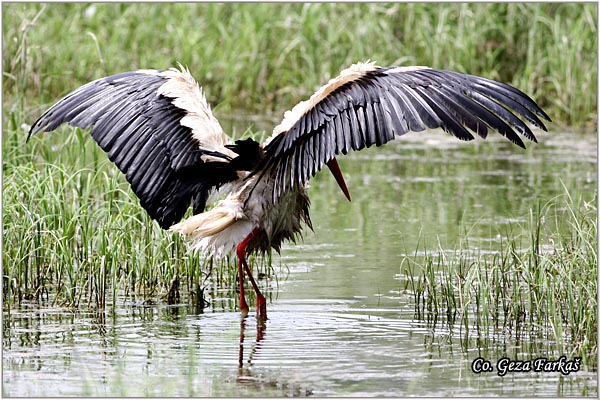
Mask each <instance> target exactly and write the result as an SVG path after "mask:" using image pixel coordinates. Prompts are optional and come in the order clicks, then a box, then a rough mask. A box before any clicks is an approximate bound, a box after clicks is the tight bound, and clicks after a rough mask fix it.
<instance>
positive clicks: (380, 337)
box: [2, 132, 598, 397]
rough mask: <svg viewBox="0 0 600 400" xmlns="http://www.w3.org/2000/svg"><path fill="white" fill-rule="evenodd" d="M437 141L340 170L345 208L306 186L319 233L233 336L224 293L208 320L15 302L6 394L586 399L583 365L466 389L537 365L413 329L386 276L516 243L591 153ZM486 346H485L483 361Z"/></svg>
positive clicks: (557, 146) (474, 342) (289, 254)
mask: <svg viewBox="0 0 600 400" xmlns="http://www.w3.org/2000/svg"><path fill="white" fill-rule="evenodd" d="M443 137H444V136H443V134H441V133H439V132H438V133H434V134H431V135H429V136H428V135H423V134H420V135H412V136H410V137H409V135H407V136H406V139H403V140H402V141H399V142H398V143H397V146H395V145H393V144H390V145H388V146H385V147H383V148H381V149H377V150H376V151H370V150H367V151H365V152H361V153H356V154H355V155H352V156H349V157H346V158H343V159H340V164H341V168H342V169H343V170H344V173H345V177H346V179H347V183H348V185H349V186H350V189H351V190H352V194H353V202H352V203H347V202H346V201H344V199H343V196H340V193H338V191H339V189H338V188H337V187H336V185H335V183H334V182H330V181H329V179H330V177H329V176H328V175H324V176H322V175H319V176H317V178H316V179H314V180H313V181H312V183H313V187H312V189H311V190H312V192H311V199H312V200H313V207H312V211H313V226H314V229H315V232H316V234H315V235H313V234H311V233H307V234H306V235H305V238H304V243H303V244H298V245H290V246H286V248H285V249H284V250H283V252H282V254H283V255H282V256H281V258H278V259H276V260H275V262H274V268H275V270H276V272H277V275H278V276H277V278H278V283H277V285H276V287H277V289H276V290H274V291H273V292H271V293H265V295H267V297H269V298H270V299H271V304H269V307H270V308H269V312H270V314H269V320H268V321H267V322H266V323H265V324H262V325H261V324H257V325H256V329H254V324H255V323H256V322H255V321H256V320H255V318H253V317H247V318H245V319H242V320H241V321H240V316H239V314H238V313H237V312H235V311H233V310H232V307H233V304H234V303H235V302H234V301H232V300H231V299H232V298H233V296H234V295H235V291H231V292H228V291H227V292H224V293H225V294H224V293H216V292H213V293H211V295H212V296H213V297H212V299H211V303H212V305H213V306H212V307H207V308H206V309H202V307H199V308H198V307H192V306H187V305H185V304H180V305H176V306H166V305H161V304H155V305H141V304H138V303H135V302H133V301H132V300H131V298H119V299H117V301H116V307H115V308H114V309H112V307H111V308H110V309H106V310H105V312H88V311H85V310H80V311H76V312H75V311H72V310H66V309H58V308H52V307H50V306H43V307H39V306H38V305H35V304H27V303H24V304H23V305H22V306H21V308H19V309H13V310H10V314H9V313H8V312H7V311H4V318H3V342H2V343H3V394H4V395H7V396H35V397H41V396H55V397H67V396H101V397H123V396H137V397H147V396H160V397H170V396H185V397H193V396H200V397H256V396H260V397H270V396H277V397H283V396H307V395H311V394H314V395H316V396H429V397H431V396H439V397H448V396H478V397H481V396H485V395H494V396H524V395H531V394H535V395H540V396H557V395H558V396H590V395H591V396H594V395H596V393H597V389H598V383H597V376H596V374H595V373H594V372H590V370H591V371H593V368H594V366H584V369H583V370H582V371H580V372H578V373H574V374H571V375H569V376H565V377H563V376H561V375H560V374H512V375H510V376H506V377H504V378H501V377H499V376H496V375H494V374H488V375H484V374H481V375H475V374H473V373H472V372H471V368H470V365H471V362H472V360H473V359H475V358H476V357H478V356H481V355H483V356H485V357H487V358H489V359H490V360H492V361H495V360H497V359H498V358H499V357H500V356H502V354H503V353H505V354H508V355H509V356H511V357H513V358H520V359H522V358H529V357H532V354H533V355H537V356H544V355H545V354H547V351H549V350H548V348H547V347H544V346H543V345H539V346H538V344H536V345H535V346H533V347H532V346H531V345H532V343H526V344H523V343H515V342H514V341H513V342H512V343H511V342H507V343H502V342H499V343H495V342H494V339H495V338H494V337H491V338H480V337H474V338H467V344H466V345H464V346H463V345H461V344H462V343H463V342H464V340H465V339H464V338H463V335H462V334H463V333H464V332H463V333H461V332H451V330H450V329H448V327H443V326H442V327H435V328H431V326H429V327H428V326H427V324H426V323H422V322H420V321H417V320H415V318H414V311H415V304H414V300H413V295H412V293H409V292H407V291H406V290H405V287H404V286H403V282H402V280H401V279H402V277H403V274H402V273H401V272H402V270H401V265H400V261H399V260H401V259H402V257H403V255H404V254H410V255H414V254H415V252H416V250H417V249H418V251H422V250H424V246H423V243H424V242H427V251H428V252H429V253H430V254H431V252H432V251H435V250H436V249H437V244H438V243H443V244H444V248H453V245H454V243H453V240H455V238H456V237H457V236H458V235H460V234H461V233H463V231H461V230H466V229H469V240H470V245H473V246H475V247H478V248H480V249H481V250H482V251H493V250H494V246H496V245H497V239H496V235H497V234H498V233H502V229H506V230H508V229H509V228H510V229H520V226H519V223H520V222H521V221H524V220H525V221H526V220H527V218H528V215H529V209H530V208H531V206H532V204H534V203H535V202H536V201H537V199H549V198H552V197H553V196H556V195H557V194H560V193H562V191H563V188H562V185H563V184H564V185H565V186H566V187H567V188H569V190H570V191H571V194H572V195H574V196H576V195H578V194H581V193H583V194H585V193H589V194H590V196H591V195H592V194H593V193H594V192H595V191H596V177H595V173H594V172H593V171H595V167H596V156H595V150H594V149H595V147H596V146H595V144H594V143H586V145H585V146H583V145H581V144H579V145H578V144H577V143H578V140H579V139H578V140H573V136H572V135H566V136H565V139H564V140H563V141H560V140H558V139H557V135H554V134H553V135H543V136H541V137H540V144H539V145H537V146H532V149H531V151H528V152H527V153H519V156H518V157H515V156H514V154H515V150H514V149H512V148H510V147H508V146H506V145H504V144H501V143H494V144H493V145H489V146H488V145H486V146H472V144H469V145H468V146H463V147H461V144H460V143H455V141H454V140H452V141H448V142H444V140H443ZM490 139H492V138H490ZM581 140H588V141H589V140H591V139H590V138H585V139H581ZM508 145H509V146H510V144H508ZM590 149H592V150H590ZM589 171H592V172H591V173H590V172H589ZM476 222H477V224H475V223H476ZM182 299H183V296H182ZM107 304H112V300H111V301H107ZM215 304H216V306H215ZM438 325H439V324H438ZM267 329H268V333H267ZM488 339H489V341H491V342H492V344H493V346H492V348H491V349H490V351H489V352H487V353H482V350H481V348H482V347H486V346H488V343H483V342H482V340H483V341H485V340H488ZM463 347H464V348H463Z"/></svg>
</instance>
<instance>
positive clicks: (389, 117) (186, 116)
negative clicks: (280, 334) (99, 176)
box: [28, 62, 550, 319]
mask: <svg viewBox="0 0 600 400" xmlns="http://www.w3.org/2000/svg"><path fill="white" fill-rule="evenodd" d="M542 119H544V120H547V121H550V118H549V117H548V115H546V113H545V112H544V111H543V110H542V109H541V108H540V107H539V106H538V105H537V104H536V103H535V102H534V101H533V100H532V99H531V98H530V97H529V96H527V95H526V94H525V93H523V92H521V91H520V90H518V89H516V88H514V87H512V86H510V85H507V84H504V83H501V82H497V81H494V80H490V79H486V78H482V77H478V76H473V75H466V74H462V73H457V72H452V71H445V70H437V69H432V68H428V67H378V66H376V65H375V64H374V63H371V62H367V63H358V64H354V65H352V66H351V67H349V68H347V69H345V70H343V71H342V72H341V73H340V75H338V76H337V77H335V78H333V79H331V80H330V81H329V82H328V83H326V84H325V85H324V86H322V87H321V88H319V89H318V90H317V91H316V92H315V93H314V94H313V95H312V96H311V97H310V98H309V99H307V100H305V101H302V102H300V103H299V104H297V105H296V106H295V107H293V108H292V109H291V110H290V111H287V112H286V113H285V116H284V118H283V121H282V122H281V123H280V124H279V125H278V126H276V127H275V128H274V130H273V134H272V135H271V136H270V137H269V138H268V139H267V140H266V141H265V142H264V143H258V142H256V141H254V140H252V139H245V140H237V141H233V140H232V139H231V138H230V137H229V136H227V135H226V134H225V132H224V131H223V128H222V127H221V125H220V124H219V122H218V121H217V119H216V118H215V116H214V115H213V113H212V111H211V109H210V106H209V105H208V103H207V101H206V98H205V96H204V93H203V90H202V89H201V88H200V86H199V85H198V83H197V82H196V81H195V80H194V78H193V77H192V76H191V74H190V72H189V70H187V69H186V68H184V67H182V66H180V68H179V69H174V68H172V69H169V70H164V71H159V70H138V71H134V72H125V73H121V74H117V75H113V76H109V77H105V78H101V79H98V80H95V81H93V82H90V83H88V84H86V85H84V86H82V87H80V88H78V89H76V90H75V91H73V92H71V93H69V94H68V95H67V96H65V97H64V98H63V99H61V100H59V101H58V102H57V103H56V104H55V105H53V106H52V107H51V108H50V109H48V110H47V111H46V112H45V113H43V114H42V116H41V117H40V118H39V119H38V120H37V121H36V122H35V123H34V124H33V126H32V127H31V130H30V132H29V137H28V139H29V138H30V137H31V136H33V135H35V134H36V133H38V132H42V131H52V130H55V129H56V128H57V127H59V126H60V125H61V124H63V123H65V122H66V123H69V124H70V125H72V126H74V127H78V128H81V129H86V128H90V127H91V130H90V133H91V135H92V136H93V138H94V139H95V141H96V142H97V143H98V144H99V145H100V147H101V148H102V149H103V150H104V151H105V152H106V153H107V154H108V157H109V158H110V160H111V161H112V162H114V163H115V165H116V166H117V167H118V168H119V169H120V170H121V171H122V172H123V173H124V174H125V176H126V178H127V181H128V182H129V183H130V184H131V188H132V190H133V192H134V193H135V194H136V195H137V197H139V199H140V204H141V206H142V207H143V208H144V209H145V210H146V211H147V212H148V214H149V215H150V216H151V217H152V218H153V219H154V220H156V221H157V222H158V224H159V225H160V226H161V227H162V228H164V229H171V230H173V231H176V232H180V233H181V234H184V235H186V236H188V237H189V238H190V241H191V247H192V248H193V249H198V250H200V251H203V252H204V253H205V254H206V255H207V256H212V257H223V256H225V255H227V254H229V253H232V252H234V251H235V252H236V255H237V258H238V277H239V285H240V309H241V311H242V312H243V313H244V315H245V314H247V312H248V309H249V308H248V305H247V303H246V300H245V296H244V285H243V281H244V271H246V273H247V275H248V278H249V280H250V282H251V284H252V286H253V288H254V290H255V291H256V295H257V305H256V307H257V314H258V316H259V317H260V318H262V319H266V318H267V311H266V300H265V298H264V296H263V295H262V293H261V292H260V290H259V288H258V285H257V283H256V281H255V280H254V278H253V277H252V274H251V272H250V268H249V267H248V264H247V262H246V255H247V254H248V253H250V252H256V251H258V252H266V251H269V250H270V249H271V248H273V249H275V250H277V251H279V250H280V247H281V244H282V242H283V241H284V240H295V239H296V237H297V236H298V234H299V233H300V232H301V230H302V228H303V226H308V227H311V222H310V217H309V198H308V194H307V187H308V181H309V179H310V178H311V177H313V176H314V175H315V174H316V173H317V172H318V171H320V170H321V169H322V168H323V166H324V165H327V167H328V168H329V169H330V171H331V172H332V173H333V175H334V177H335V179H336V181H337V183H338V184H339V185H340V188H341V189H342V191H343V193H344V195H345V196H346V197H347V198H348V200H350V194H349V191H348V188H347V186H346V183H345V181H344V178H343V176H342V173H341V171H340V168H339V166H338V163H337V161H336V156H338V155H340V154H346V153H348V152H349V151H351V150H361V149H363V148H366V147H370V146H373V145H375V146H380V145H382V144H385V143H387V142H388V141H390V140H392V139H394V138H395V137H397V136H401V135H404V134H405V133H407V132H410V131H413V132H419V131H423V130H425V129H433V128H441V129H443V130H444V131H446V132H448V133H449V134H451V135H454V136H455V137H457V138H458V139H461V140H472V139H474V134H476V135H478V136H480V137H482V138H485V137H486V136H487V134H488V131H489V130H494V131H497V132H498V133H500V134H501V135H502V136H504V137H506V138H507V139H508V140H510V141H511V142H512V143H514V144H516V145H518V146H520V147H523V148H524V147H525V145H524V143H523V140H522V139H521V136H523V137H525V138H526V139H528V140H531V141H534V142H535V141H536V138H535V136H534V134H533V132H532V130H531V129H530V128H529V127H528V125H527V123H529V124H532V125H533V126H535V127H537V128H540V129H543V130H547V128H546V127H545V125H544V123H543V122H542ZM216 191H219V192H221V193H225V194H226V196H225V197H224V198H222V199H221V200H218V201H215V203H214V204H210V201H209V200H210V199H212V198H213V197H211V196H210V195H211V193H214V192H216ZM190 206H192V208H193V215H192V216H190V217H189V218H187V219H185V220H183V221H181V219H182V218H183V217H184V215H185V213H186V211H187V210H188V208H189V207H190Z"/></svg>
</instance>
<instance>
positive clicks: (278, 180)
mask: <svg viewBox="0 0 600 400" xmlns="http://www.w3.org/2000/svg"><path fill="white" fill-rule="evenodd" d="M515 113H516V114H519V115H520V116H521V117H522V118H524V119H525V120H527V121H528V122H530V123H531V124H533V125H535V126H537V127H539V128H541V129H544V130H546V127H545V126H544V124H543V123H542V121H541V120H540V118H543V119H546V120H548V121H550V118H549V117H548V116H547V115H546V113H545V112H544V111H543V110H542V109H541V108H540V107H539V106H538V105H537V104H536V103H535V102H534V101H533V100H532V99H531V98H529V97H528V96H527V95H526V94H524V93H523V92H521V91H520V90H518V89H515V88H514V87H512V86H509V85H506V84H503V83H500V82H496V81H493V80H490V79H486V78H481V77H477V76H472V75H465V74H460V73H457V72H452V71H443V70H435V69H431V68H428V67H391V68H380V67H376V66H374V65H373V64H372V63H360V64H355V65H353V66H351V67H350V68H348V69H346V70H344V71H342V73H341V74H340V75H339V76H338V77H336V78H334V79H332V80H330V81H329V83H327V84H326V85H325V86H323V87H321V88H320V89H319V90H318V91H317V92H316V93H315V94H314V95H313V96H312V97H311V98H310V99H308V100H306V101H303V102H301V103H299V104H298V105H296V106H295V107H294V108H293V109H292V110H291V111H288V112H286V115H285V117H284V119H283V121H282V122H281V124H280V125H278V126H277V127H276V128H275V129H274V131H273V135H272V136H271V137H270V138H269V139H268V140H267V141H266V142H265V145H264V149H265V158H264V160H263V164H262V165H261V166H260V168H257V170H258V171H260V173H261V178H262V177H264V176H269V177H270V178H271V179H274V180H275V184H274V187H273V198H277V197H279V196H280V194H281V193H282V192H284V191H285V190H287V189H289V188H294V187H297V186H299V185H302V184H304V183H305V182H306V181H307V180H308V179H309V178H311V177H312V176H314V175H315V174H316V172H317V171H319V170H320V169H321V168H322V167H323V164H326V163H328V162H330V161H332V160H333V159H334V157H335V156H336V155H337V154H340V153H343V154H346V153H348V151H350V150H360V149H362V148H365V147H370V146H372V145H377V146H380V145H382V144H384V143H387V142H388V141H390V140H392V139H394V138H395V136H396V135H398V136H399V135H403V134H405V133H407V132H409V131H422V130H424V129H426V128H442V129H443V130H445V131H446V132H448V133H450V134H452V135H454V136H456V137H457V138H459V139H462V140H472V139H473V138H474V137H473V135H472V133H471V132H474V133H477V134H478V135H479V136H481V137H483V138H485V137H486V136H487V133H488V129H489V128H491V129H493V130H496V131H498V132H499V133H500V134H501V135H503V136H505V137H506V138H508V139H509V140H510V141H511V142H513V143H515V144H517V145H519V146H521V147H523V148H524V147H525V145H524V144H523V141H522V140H521V138H520V137H519V135H518V134H517V133H516V132H515V130H516V131H517V132H518V133H520V134H521V135H523V136H525V137H526V138H527V139H529V140H532V141H536V138H535V136H534V134H533V132H532V131H531V129H529V127H528V126H527V125H526V124H525V123H524V122H523V121H522V120H521V119H520V118H519V117H518V116H516V115H515ZM336 178H337V176H336Z"/></svg>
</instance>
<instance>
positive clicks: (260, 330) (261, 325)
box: [238, 317, 267, 381]
mask: <svg viewBox="0 0 600 400" xmlns="http://www.w3.org/2000/svg"><path fill="white" fill-rule="evenodd" d="M266 329H267V325H266V322H265V321H262V320H257V321H256V342H255V343H254V346H253V347H252V350H251V351H250V354H249V355H248V364H249V365H252V359H253V358H254V354H255V353H256V352H257V351H258V349H259V348H260V341H261V340H263V338H264V335H265V331H266ZM245 330H246V318H245V317H244V318H242V320H241V322H240V354H239V357H238V362H239V368H240V371H239V372H240V375H239V378H238V381H240V380H242V379H243V378H244V377H245V376H246V374H247V373H248V371H245V370H244V338H245Z"/></svg>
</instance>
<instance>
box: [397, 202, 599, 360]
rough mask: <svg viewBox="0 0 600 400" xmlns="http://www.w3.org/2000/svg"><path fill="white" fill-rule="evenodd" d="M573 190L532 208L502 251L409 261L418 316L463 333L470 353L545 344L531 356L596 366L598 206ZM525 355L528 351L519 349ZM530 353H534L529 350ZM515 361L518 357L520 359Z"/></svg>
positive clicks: (465, 251)
mask: <svg viewBox="0 0 600 400" xmlns="http://www.w3.org/2000/svg"><path fill="white" fill-rule="evenodd" d="M596 200H597V199H595V200H593V201H591V202H584V201H582V200H581V199H573V198H571V196H570V195H569V193H568V192H566V193H565V194H564V195H562V196H558V197H557V198H555V199H552V200H551V201H549V202H547V203H545V204H543V205H541V206H540V207H539V208H538V209H537V210H535V211H532V213H531V216H530V220H529V224H528V225H527V226H526V227H524V229H516V231H519V232H529V234H530V236H529V237H521V238H519V237H515V235H514V234H513V233H510V232H503V233H502V235H501V236H502V237H503V238H505V242H504V243H503V245H502V248H501V250H500V251H493V252H490V253H482V252H481V249H479V250H472V249H469V246H468V240H467V239H466V238H462V239H461V240H462V242H461V244H460V246H459V248H458V249H457V250H456V251H455V252H453V253H452V252H448V251H443V250H442V251H440V253H439V255H437V256H432V255H426V256H425V257H417V256H415V257H409V258H406V259H405V260H404V263H403V272H404V274H405V275H406V281H405V282H406V284H405V286H406V287H405V289H408V290H410V291H411V292H412V293H413V296H414V299H415V317H416V318H417V319H419V320H423V321H426V322H427V323H428V325H429V326H430V327H432V328H434V329H435V328H436V327H440V326H442V327H447V328H448V329H449V330H450V331H451V332H453V333H455V334H457V335H460V336H461V337H462V338H464V340H463V345H464V347H465V349H468V348H470V347H472V346H470V343H472V339H473V338H475V339H476V342H477V347H478V348H480V349H487V348H489V347H490V343H492V342H494V343H502V342H504V343H505V346H504V347H501V348H504V351H507V350H506V343H509V342H510V343H513V344H516V345H518V344H519V343H527V344H528V346H529V347H536V346H539V347H543V351H540V350H539V349H538V350H537V351H532V349H528V351H530V352H531V353H530V354H540V353H543V354H546V355H548V356H549V355H551V354H555V355H556V356H557V357H559V356H561V355H563V354H564V355H568V356H569V357H571V358H572V357H577V356H579V357H582V361H583V364H584V365H586V366H589V367H591V368H595V367H594V366H595V365H596V364H597V352H598V343H597V336H598V319H597V310H598V303H597V298H598V297H597V296H598V292H597V273H598V269H597V261H598V253H597V247H598V238H597V234H596V233H597V225H596V218H597V206H596ZM517 349H518V350H519V351H523V349H520V348H518V347H517ZM526 351H527V350H526ZM514 357H515V358H518V357H517V356H516V355H515V356H514Z"/></svg>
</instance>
